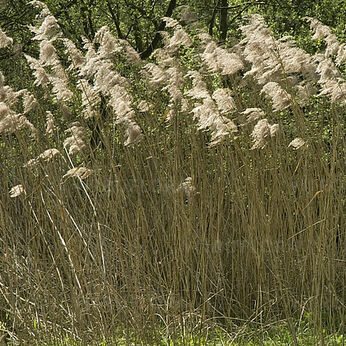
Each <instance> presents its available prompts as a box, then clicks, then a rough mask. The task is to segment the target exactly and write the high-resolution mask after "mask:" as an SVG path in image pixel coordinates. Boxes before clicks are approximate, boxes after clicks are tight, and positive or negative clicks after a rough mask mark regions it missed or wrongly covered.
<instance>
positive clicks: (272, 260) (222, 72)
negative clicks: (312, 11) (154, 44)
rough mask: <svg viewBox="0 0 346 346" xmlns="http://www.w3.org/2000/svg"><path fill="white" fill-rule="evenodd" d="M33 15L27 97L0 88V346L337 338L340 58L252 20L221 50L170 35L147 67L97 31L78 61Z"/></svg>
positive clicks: (52, 25)
mask: <svg viewBox="0 0 346 346" xmlns="http://www.w3.org/2000/svg"><path fill="white" fill-rule="evenodd" d="M33 3H34V4H35V5H37V6H39V7H40V8H41V9H42V11H41V13H40V15H39V17H38V25H37V27H34V28H32V30H33V32H34V33H35V39H36V40H38V41H39V42H40V45H39V47H40V52H39V58H38V59H35V58H33V57H29V56H26V57H25V58H26V60H27V62H28V64H29V66H30V68H31V69H32V70H33V80H32V88H31V89H30V90H26V89H25V90H20V91H15V90H13V89H12V88H11V87H10V86H8V85H6V84H5V78H4V77H3V74H0V95H1V98H0V100H1V103H0V132H1V141H0V145H1V151H0V159H1V162H2V167H3V184H2V185H1V189H2V190H1V204H0V249H1V251H0V256H1V261H0V266H1V270H0V302H1V305H0V316H1V317H0V318H1V320H0V321H1V322H2V324H1V330H3V331H4V332H5V333H7V335H8V337H9V338H11V339H12V341H15V342H16V341H18V342H24V341H25V342H34V341H37V340H41V341H42V340H51V335H62V336H63V337H62V338H64V337H67V338H69V339H70V340H76V342H77V343H78V342H81V341H83V342H92V341H94V340H99V339H100V340H103V339H104V340H110V339H111V338H114V337H115V336H116V335H117V334H116V333H117V331H119V330H120V331H121V332H122V333H125V335H127V334H126V332H127V331H128V333H129V334H128V335H132V336H131V338H132V337H133V338H135V339H136V340H149V341H148V342H151V343H159V342H161V341H162V333H161V331H160V329H159V328H158V326H162V325H163V326H164V330H165V332H164V333H165V337H166V340H167V342H170V341H169V340H177V339H179V338H181V337H183V339H181V342H186V343H188V342H190V335H192V336H193V335H202V336H201V337H204V336H205V335H207V332H208V330H215V328H223V329H222V330H225V332H227V333H228V332H229V333H232V331H234V330H236V331H237V332H236V333H239V331H241V330H242V329H241V328H242V327H243V326H244V325H245V326H246V325H248V324H252V325H256V326H268V324H270V323H272V321H280V320H284V321H286V322H287V328H288V329H287V330H288V332H287V333H289V338H290V339H289V340H291V342H292V343H295V344H298V343H299V342H300V339H299V338H300V336H299V329H297V328H296V326H295V322H294V321H296V320H298V321H302V316H304V315H305V313H309V314H310V316H311V325H312V326H313V328H314V330H315V331H317V333H316V332H315V335H317V336H318V340H324V339H325V338H326V333H325V332H324V330H325V329H330V331H331V332H330V333H327V334H328V335H330V334H333V333H334V332H338V333H339V335H342V334H343V333H344V331H343V326H344V322H345V321H344V313H343V312H344V308H345V306H344V301H345V296H344V289H343V287H344V282H345V269H344V264H345V248H346V247H345V234H344V232H343V228H342V221H343V220H342V215H343V214H342V211H343V207H344V202H345V200H344V193H343V191H344V181H343V173H344V166H343V153H342V150H340V148H343V147H344V144H345V141H344V139H345V138H344V118H343V116H342V115H343V114H344V113H343V112H344V106H345V105H344V103H343V100H344V93H345V90H344V87H345V80H344V78H343V77H342V76H343V75H342V73H343V70H342V65H341V63H340V62H342V61H343V60H342V59H343V55H342V54H343V51H342V47H343V45H341V44H339V43H337V42H336V43H337V44H339V46H340V47H341V48H340V49H338V51H336V50H334V51H333V54H332V53H331V50H330V49H329V50H328V51H327V52H326V53H325V54H323V53H319V54H317V55H316V56H310V55H308V54H307V53H305V52H303V51H302V50H300V49H298V48H296V46H295V43H294V41H293V40H292V39H287V38H285V39H281V40H276V39H275V38H274V37H273V36H272V35H271V33H270V31H269V29H268V28H267V27H266V25H265V23H264V21H263V19H262V18H261V17H260V16H258V15H254V16H252V17H250V18H249V21H248V23H247V24H246V25H244V26H243V27H242V28H241V29H242V31H243V34H244V39H243V40H242V41H241V42H240V43H239V44H238V45H236V46H234V47H231V48H221V47H218V46H217V44H216V43H215V42H214V41H213V40H212V38H211V37H210V36H209V35H207V34H206V33H204V32H200V33H199V35H198V36H196V35H195V34H193V33H190V32H189V30H190V29H189V27H188V26H187V27H183V26H182V25H180V24H179V22H177V21H172V20H170V19H166V20H167V22H168V24H169V25H168V31H167V32H166V34H165V35H166V43H165V45H164V47H163V48H162V49H159V50H157V51H155V52H154V54H153V56H152V57H151V59H150V62H147V61H142V60H141V59H140V57H139V55H138V54H137V53H136V52H135V51H134V50H133V49H132V48H131V46H130V45H129V44H128V43H127V42H126V41H123V40H119V39H117V38H116V37H114V36H113V35H112V33H111V32H110V31H109V30H108V29H107V28H105V27H103V28H101V29H100V30H99V31H98V32H97V33H96V36H95V39H94V41H92V42H90V41H88V40H86V39H85V41H84V50H83V51H79V50H78V49H77V48H76V47H75V46H74V44H73V43H72V42H71V41H69V40H67V39H65V38H63V36H62V34H61V31H60V28H59V26H58V24H57V21H56V20H55V18H54V17H53V16H52V15H51V13H50V12H49V9H48V8H47V7H46V6H45V5H44V4H42V3H40V2H38V1H35V2H33ZM313 23H314V26H315V27H316V25H317V24H316V23H315V22H313ZM194 25H195V24H194ZM195 30H196V28H193V30H192V29H191V32H194V31H195ZM328 37H329V36H328ZM0 38H3V39H4V43H2V46H4V45H6V46H8V45H11V44H12V41H11V40H10V39H9V38H7V36H6V35H5V34H4V33H3V32H2V31H1V36H0ZM333 40H334V38H333ZM336 43H335V40H334V41H333V44H336ZM62 47H65V48H62ZM186 50H188V51H189V54H190V55H191V56H189V59H185V56H184V54H185V51H186ZM58 51H59V52H60V54H57V52H58ZM187 60H188V61H189V62H186V61H187ZM335 62H336V64H335ZM244 321H245V322H246V323H245V324H244ZM131 333H132V334H131ZM230 335H231V334H230ZM233 335H234V334H233ZM185 336H187V339H186V340H185V339H184V338H185ZM238 336H239V335H238ZM238 336H237V334H235V336H232V337H234V340H236V338H237V337H238ZM131 340H132V339H131ZM249 340H250V341H249V342H250V343H251V342H253V341H251V338H250V339H249ZM274 341H275V340H274ZM234 342H236V341H234ZM246 342H247V341H246ZM254 342H255V341H254ZM275 342H276V341H275Z"/></svg>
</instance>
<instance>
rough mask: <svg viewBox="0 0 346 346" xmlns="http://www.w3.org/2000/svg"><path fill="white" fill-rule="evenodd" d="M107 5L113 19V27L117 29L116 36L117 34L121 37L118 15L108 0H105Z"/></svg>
mask: <svg viewBox="0 0 346 346" xmlns="http://www.w3.org/2000/svg"><path fill="white" fill-rule="evenodd" d="M107 7H108V11H109V13H110V14H111V17H112V19H113V22H114V25H115V28H116V30H117V33H118V36H119V38H121V39H123V38H124V35H123V33H122V31H121V29H120V21H119V15H118V13H115V12H114V10H113V8H112V5H111V3H110V1H109V0H107Z"/></svg>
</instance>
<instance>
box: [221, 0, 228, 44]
mask: <svg viewBox="0 0 346 346" xmlns="http://www.w3.org/2000/svg"><path fill="white" fill-rule="evenodd" d="M220 5H221V6H220V7H221V8H220V42H225V41H226V38H227V31H228V0H221V1H220Z"/></svg>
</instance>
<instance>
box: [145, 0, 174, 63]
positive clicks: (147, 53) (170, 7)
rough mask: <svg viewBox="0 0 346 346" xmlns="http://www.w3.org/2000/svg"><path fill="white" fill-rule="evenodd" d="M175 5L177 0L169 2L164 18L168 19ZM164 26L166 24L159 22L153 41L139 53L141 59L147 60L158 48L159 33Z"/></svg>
mask: <svg viewBox="0 0 346 346" xmlns="http://www.w3.org/2000/svg"><path fill="white" fill-rule="evenodd" d="M176 5H177V0H171V1H170V2H169V5H168V8H167V11H166V13H165V17H170V16H171V15H172V13H173V10H174V8H175V7H176ZM165 26H166V23H165V22H164V21H161V22H160V24H159V26H158V27H157V28H156V31H157V32H156V34H155V36H154V39H153V40H152V42H151V43H150V45H149V47H148V48H147V49H146V50H145V51H143V52H141V58H142V59H147V58H148V57H149V56H150V54H151V53H152V52H153V51H154V50H155V49H156V48H157V47H158V46H159V44H160V42H161V35H160V33H159V31H162V30H163V29H164V28H165Z"/></svg>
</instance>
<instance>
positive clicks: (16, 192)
mask: <svg viewBox="0 0 346 346" xmlns="http://www.w3.org/2000/svg"><path fill="white" fill-rule="evenodd" d="M22 194H26V192H25V190H24V187H23V185H22V184H19V185H16V186H13V187H12V189H11V190H10V197H11V198H15V197H18V196H20V195H22Z"/></svg>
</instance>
